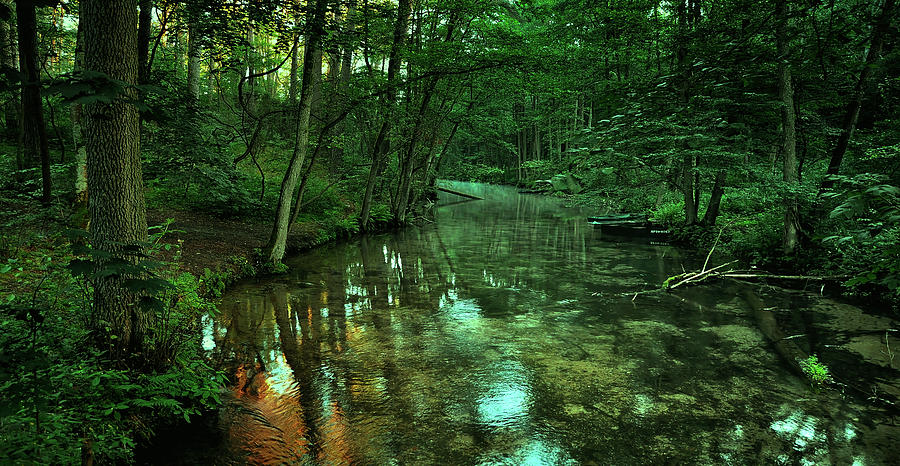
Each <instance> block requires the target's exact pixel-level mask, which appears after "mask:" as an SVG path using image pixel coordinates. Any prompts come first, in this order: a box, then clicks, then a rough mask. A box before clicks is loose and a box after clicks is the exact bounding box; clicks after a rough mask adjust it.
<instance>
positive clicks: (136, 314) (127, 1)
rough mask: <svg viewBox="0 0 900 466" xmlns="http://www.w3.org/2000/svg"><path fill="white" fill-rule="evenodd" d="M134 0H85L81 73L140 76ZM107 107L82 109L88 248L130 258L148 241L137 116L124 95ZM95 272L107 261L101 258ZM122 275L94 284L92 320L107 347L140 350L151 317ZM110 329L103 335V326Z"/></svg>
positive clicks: (105, 104) (102, 278) (128, 80)
mask: <svg viewBox="0 0 900 466" xmlns="http://www.w3.org/2000/svg"><path fill="white" fill-rule="evenodd" d="M137 19H138V18H137V0H84V1H83V2H82V3H81V21H82V22H83V28H84V68H85V70H89V71H94V72H99V73H103V74H105V75H107V76H109V77H110V78H111V79H115V80H119V81H123V82H124V83H126V84H131V85H133V84H135V82H136V80H137V75H138V57H137V55H138V47H137V27H136V26H137ZM125 92H126V95H123V96H119V97H118V98H117V99H115V100H114V101H112V102H95V103H91V104H86V105H84V108H83V111H84V115H83V117H84V133H85V146H86V149H87V177H88V185H89V186H90V190H91V195H90V200H89V211H90V219H91V232H90V238H91V243H92V245H93V247H94V249H96V250H100V251H106V252H110V253H112V254H113V256H114V257H115V258H117V259H120V260H126V261H132V262H133V261H134V260H135V253H136V252H140V251H141V250H142V246H141V244H142V242H144V241H146V239H147V220H146V216H145V215H146V213H145V206H144V190H143V188H144V183H143V180H142V178H141V161H140V136H139V117H138V111H137V108H136V107H135V106H134V105H132V104H130V103H128V102H127V100H129V99H133V98H134V97H135V96H134V95H132V94H133V93H134V92H133V91H131V90H128V91H125ZM100 262H101V264H100V267H101V268H102V267H104V266H105V265H106V264H108V261H107V260H101V261H100ZM126 278H127V277H126V276H121V275H113V276H97V277H96V278H95V279H94V316H95V318H96V319H97V320H96V324H97V325H98V326H99V328H98V330H100V331H101V332H102V333H103V334H106V335H107V336H108V337H110V340H109V342H110V346H111V347H112V348H114V349H116V350H118V351H119V354H120V355H121V354H122V353H121V352H122V351H123V350H130V351H132V352H137V351H140V350H141V349H142V347H143V338H144V332H145V330H146V326H147V323H148V319H149V318H150V315H149V313H148V312H146V311H144V310H142V309H141V308H140V306H138V304H137V298H138V297H137V296H136V295H135V294H134V293H131V292H129V291H128V290H127V289H126V288H125V287H124V280H125V279H126ZM106 326H108V332H107V330H106V329H105V328H104V327H106Z"/></svg>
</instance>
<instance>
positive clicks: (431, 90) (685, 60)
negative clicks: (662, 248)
mask: <svg viewBox="0 0 900 466" xmlns="http://www.w3.org/2000/svg"><path fill="white" fill-rule="evenodd" d="M0 70H2V79H0V106H2V110H0V122H2V127H0V173H2V176H0V228H2V229H0V233H2V236H0V349H2V353H0V462H4V463H5V462H6V461H10V462H11V463H14V464H24V463H38V464H71V463H79V462H81V463H82V464H93V463H94V462H97V463H98V464H106V463H123V462H124V463H128V462H136V461H137V462H143V461H147V459H146V457H145V456H142V455H143V454H145V450H146V448H147V445H151V444H153V439H154V438H156V437H157V436H158V434H159V433H160V432H164V431H166V430H171V429H174V428H175V427H173V426H180V425H182V424H184V423H190V422H195V423H209V422H212V421H210V420H209V419H210V415H209V413H211V412H215V411H216V410H217V409H219V407H220V406H221V405H222V403H223V400H222V398H223V396H224V395H223V387H226V386H231V385H233V384H234V371H233V370H230V369H229V368H228V367H227V365H223V364H220V362H221V361H214V360H213V359H211V358H210V357H209V354H208V353H209V352H208V348H205V347H204V343H203V337H202V335H201V334H202V331H201V330H202V326H203V325H204V322H206V320H204V319H209V318H216V317H215V316H217V315H218V314H219V313H220V312H221V308H220V307H219V303H220V302H219V299H220V298H221V297H222V295H223V293H226V289H227V288H229V287H230V286H231V285H232V284H234V283H237V282H239V281H240V280H241V279H247V278H248V277H257V276H258V277H271V276H274V277H280V276H285V274H288V273H291V269H296V268H297V267H298V266H297V265H296V264H294V265H290V261H289V259H290V257H291V256H292V255H293V254H297V253H299V252H300V251H304V250H308V249H310V248H313V247H319V246H321V245H325V244H332V243H333V242H334V241H335V240H342V239H348V238H356V237H360V236H362V237H363V238H365V237H370V236H371V235H376V234H379V233H384V232H397V231H401V232H402V231H406V229H408V228H416V226H417V225H418V226H421V225H430V224H432V223H435V222H437V223H438V224H440V223H441V222H442V220H441V219H438V220H435V213H434V212H435V210H436V209H438V207H437V205H438V191H439V188H440V187H441V185H442V183H444V182H445V180H453V181H459V182H477V183H485V184H490V185H507V186H515V187H516V189H517V190H518V191H519V192H527V193H536V194H540V195H543V196H546V197H550V198H554V199H558V200H559V201H560V202H562V203H564V204H565V205H566V206H571V207H577V208H581V209H587V210H589V211H593V212H596V213H597V214H604V213H607V214H615V213H634V214H640V215H646V216H647V218H649V219H650V220H651V221H652V222H653V223H654V224H655V225H660V226H661V227H664V228H666V229H667V230H668V231H671V235H672V240H671V241H672V244H674V245H677V247H679V248H683V249H685V250H691V251H695V252H697V253H698V254H700V256H702V257H705V258H706V262H709V261H710V256H712V257H715V258H716V260H717V261H718V262H716V263H717V264H718V263H724V262H725V261H726V260H727V261H733V263H736V264H740V271H741V273H743V274H745V275H746V276H747V277H745V278H749V279H754V280H755V279H759V278H761V277H762V278H763V279H764V276H766V275H768V276H773V277H781V281H780V282H779V286H784V287H786V288H810V289H811V288H814V289H815V290H816V292H817V293H819V295H823V294H825V295H828V296H830V297H833V298H834V299H841V300H846V301H848V302H853V303H860V304H859V305H860V306H861V307H865V308H866V309H867V310H871V312H873V313H875V314H878V315H880V316H884V317H885V318H889V319H897V318H898V314H897V313H898V304H900V124H898V117H900V8H898V7H897V3H896V1H895V0H765V1H751V0H717V1H711V0H606V1H590V0H386V1H385V0H309V1H306V2H304V1H301V0H234V1H219V0H0ZM448 182H450V181H448ZM385 248H386V249H385V254H386V256H385V262H388V257H387V254H388V253H387V246H386V247H385ZM450 249H451V251H450V252H447V251H444V254H445V255H447V256H448V257H450V256H452V254H455V253H456V252H454V251H453V248H450ZM713 251H715V255H713ZM707 253H708V255H707ZM702 257H701V259H702ZM720 258H721V260H719V259H720ZM448 263H449V259H448ZM286 264H288V265H286ZM700 264H702V265H703V267H702V271H703V272H704V273H705V272H706V271H707V264H706V263H705V262H703V261H702V260H701V261H700ZM426 266H427V264H426V265H424V266H423V265H422V264H419V267H426ZM457 266H458V264H457ZM404 267H405V266H404ZM682 267H683V266H682ZM698 269H699V267H698ZM673 270H674V269H673ZM677 272H678V274H680V273H681V272H683V274H681V277H682V278H684V277H686V276H687V277H689V276H690V274H689V272H688V271H686V270H685V269H679V270H678V271H677ZM366 274H368V272H366ZM678 274H677V273H675V272H674V271H673V272H672V273H671V274H669V275H670V277H671V275H678ZM486 275H487V272H485V276H486ZM751 276H752V277H751ZM694 278H697V277H696V276H694ZM704 278H705V277H704ZM304 280H306V279H304ZM306 281H308V282H310V286H312V285H315V282H314V281H313V280H306ZM304 283H305V282H304ZM323 283H324V282H323ZM404 283H405V282H404ZM666 283H670V281H667V282H666ZM652 285H653V287H656V288H658V287H659V286H660V284H659V283H653V284H652ZM385 286H387V285H385ZM701 286H706V285H701ZM651 288H652V287H651ZM638 289H643V288H642V287H637V288H635V289H634V290H633V291H634V292H635V293H637V292H638ZM619 291H622V290H619ZM628 291H629V292H630V291H631V290H628ZM323 293H326V294H327V292H323ZM398 296H399V295H398ZM637 296H638V295H637V294H634V297H635V298H636V297H637ZM629 298H630V296H629ZM322 299H323V300H325V299H326V298H324V297H323V298H322ZM389 299H391V300H393V297H392V298H389ZM630 299H632V300H634V299H633V298H630ZM347 305H348V306H349V304H347ZM276 306H277V303H276ZM303 306H305V304H304V305H303ZM343 306H344V305H343V304H341V305H340V307H341V308H343ZM303 315H305V311H304V313H303ZM310 315H312V314H310ZM211 316H212V317H211ZM304 319H305V317H304ZM310 319H312V317H310ZM348 319H349V317H348ZM310 322H312V320H310ZM892 322H895V321H892ZM279 325H280V324H279ZM882 332H883V336H884V338H883V340H882V341H883V343H885V344H887V353H885V354H890V364H889V366H888V368H885V369H884V370H885V371H886V372H884V373H883V374H882V375H883V376H884V377H886V378H888V379H890V378H892V377H893V380H894V382H896V380H898V378H897V374H896V370H895V369H894V366H893V353H892V352H891V347H890V341H891V340H892V338H893V339H894V341H896V335H894V336H889V335H888V333H887V332H897V330H896V325H895V324H894V328H893V329H891V328H887V329H883V331H882ZM786 338H790V337H786ZM582 351H584V350H582ZM808 352H809V353H810V355H811V354H812V351H811V350H808ZM882 352H884V351H882ZM285 354H288V353H287V351H286V352H285ZM804 356H805V355H804ZM811 357H812V360H813V362H815V356H812V355H811ZM260 364H261V365H262V366H263V367H265V366H266V365H265V364H263V363H262V362H259V363H258V365H260ZM813 365H814V366H815V364H813ZM804 367H805V368H807V369H808V368H809V365H805V366H804ZM815 367H819V366H815ZM823 370H826V374H825V375H826V376H827V369H823ZM804 371H805V372H810V371H807V370H806V369H804ZM884 374H888V375H884ZM822 378H823V380H824V378H825V376H822ZM230 384H231V385H230ZM301 385H302V384H301ZM814 385H815V383H814ZM898 390H900V389H898ZM818 392H819V390H818V387H817V389H816V390H815V393H818ZM879 393H880V392H879ZM891 397H893V398H891ZM870 398H875V399H876V401H878V402H879V403H881V406H882V407H884V406H888V408H886V409H889V410H890V409H894V410H895V409H896V408H897V405H896V404H894V402H893V401H890V400H897V399H900V391H897V393H889V394H887V395H884V397H882V395H879V394H878V393H876V394H875V395H874V396H873V397H870ZM567 406H568V405H567ZM895 440H896V438H895ZM311 442H312V443H313V444H315V442H314V441H311ZM314 451H315V450H314ZM142 452H144V453H142ZM660 458H663V457H661V456H660V457H653V461H656V460H659V459H660ZM407 459H409V458H407ZM545 459H546V458H545ZM645 459H646V458H645ZM795 459H796V458H795ZM368 460H369V461H372V459H371V458H369V459H368ZM575 460H576V461H578V462H581V460H585V458H575ZM647 461H650V460H647ZM325 462H327V461H325ZM363 462H366V461H363ZM412 462H414V463H415V462H416V461H412ZM838 463H840V461H838ZM783 464H790V463H788V462H785V463H783Z"/></svg>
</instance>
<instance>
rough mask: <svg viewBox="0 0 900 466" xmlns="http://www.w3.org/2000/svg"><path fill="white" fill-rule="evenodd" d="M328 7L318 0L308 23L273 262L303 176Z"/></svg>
mask: <svg viewBox="0 0 900 466" xmlns="http://www.w3.org/2000/svg"><path fill="white" fill-rule="evenodd" d="M327 6H328V0H315V8H314V9H311V10H310V11H309V21H308V22H307V28H308V31H309V32H308V34H307V38H306V46H305V48H304V53H303V76H302V78H301V82H300V103H299V111H298V115H297V133H296V139H295V141H294V153H293V154H292V156H291V161H290V164H289V165H288V169H287V173H285V176H284V180H283V181H282V182H281V192H280V193H279V196H278V205H277V208H276V211H275V222H274V224H273V226H272V235H271V237H270V239H269V244H268V245H267V246H266V250H267V253H268V254H267V261H268V262H269V263H270V264H272V265H278V264H280V263H281V260H282V259H283V258H284V254H285V251H286V249H287V235H288V230H289V229H290V224H289V221H290V215H291V201H292V200H293V198H294V189H295V188H296V187H297V180H298V178H299V177H300V171H301V169H302V168H303V161H304V159H305V158H306V152H307V150H308V147H307V144H308V143H309V130H310V113H311V111H312V101H311V100H312V87H313V74H314V73H315V71H314V70H313V68H315V67H318V68H319V73H320V74H321V71H322V60H321V58H320V59H319V60H318V61H316V60H315V58H314V57H315V56H316V50H317V49H319V48H320V41H321V39H322V36H323V35H324V33H325V10H326V7H327ZM320 53H321V52H320ZM319 57H321V55H319Z"/></svg>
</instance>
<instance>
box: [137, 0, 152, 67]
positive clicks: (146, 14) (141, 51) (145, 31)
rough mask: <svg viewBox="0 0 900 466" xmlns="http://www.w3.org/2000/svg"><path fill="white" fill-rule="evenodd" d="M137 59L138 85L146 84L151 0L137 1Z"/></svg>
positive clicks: (148, 64)
mask: <svg viewBox="0 0 900 466" xmlns="http://www.w3.org/2000/svg"><path fill="white" fill-rule="evenodd" d="M139 1H140V13H139V14H138V35H137V59H138V84H147V82H149V80H150V25H151V19H152V16H151V15H152V14H153V0H139Z"/></svg>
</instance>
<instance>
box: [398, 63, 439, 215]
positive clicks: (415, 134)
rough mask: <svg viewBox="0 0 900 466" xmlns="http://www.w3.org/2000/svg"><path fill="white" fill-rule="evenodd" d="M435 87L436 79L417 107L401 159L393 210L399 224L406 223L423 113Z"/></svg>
mask: <svg viewBox="0 0 900 466" xmlns="http://www.w3.org/2000/svg"><path fill="white" fill-rule="evenodd" d="M436 85H437V79H436V78H435V79H431V80H430V82H429V83H428V87H427V88H426V89H425V90H424V94H423V95H422V103H421V104H420V106H419V114H418V115H417V116H416V121H415V123H414V125H413V130H412V134H411V135H410V138H409V147H408V148H407V150H406V157H404V158H403V163H402V170H401V172H400V180H399V185H398V190H397V191H398V192H397V194H398V195H397V204H396V207H395V208H394V216H395V217H396V218H397V221H398V222H400V223H401V224H402V223H404V222H405V221H406V211H407V209H408V205H407V204H408V203H409V195H410V190H411V189H412V172H413V166H414V165H415V158H416V157H415V155H416V146H417V145H418V142H419V139H420V137H421V133H422V122H423V120H424V119H425V113H426V112H427V111H428V105H429V104H430V103H431V96H432V95H433V94H434V88H435V86H436Z"/></svg>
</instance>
